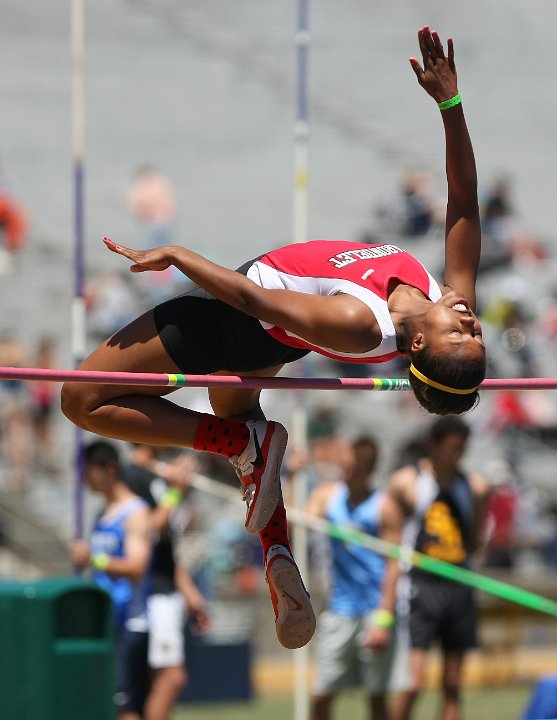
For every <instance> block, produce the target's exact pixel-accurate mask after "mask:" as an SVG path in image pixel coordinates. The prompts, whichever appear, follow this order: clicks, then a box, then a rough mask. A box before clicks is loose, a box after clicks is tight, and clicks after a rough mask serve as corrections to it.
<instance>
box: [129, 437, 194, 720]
mask: <svg viewBox="0 0 557 720" xmlns="http://www.w3.org/2000/svg"><path fill="white" fill-rule="evenodd" d="M162 452H163V448H161V447H156V446H154V445H140V444H138V445H134V446H133V450H132V454H131V458H130V462H129V463H128V465H127V467H126V468H125V469H124V472H123V479H124V482H125V483H126V485H127V486H128V487H129V488H130V490H132V492H134V493H135V494H136V495H138V496H139V497H141V498H143V499H144V500H145V501H146V502H147V503H148V505H149V507H150V508H151V523H152V526H153V529H154V531H155V534H156V542H155V545H154V547H153V562H152V565H151V572H152V588H151V593H150V595H149V598H148V600H147V618H148V623H149V653H148V660H149V667H150V668H151V669H152V670H153V671H154V674H153V678H152V685H151V690H150V692H149V695H148V697H147V700H146V702H145V715H144V718H145V720H168V718H169V717H170V712H171V711H172V708H173V706H174V705H175V703H176V700H177V699H178V697H179V695H180V693H181V691H182V690H183V688H184V687H185V685H186V681H187V676H186V669H185V665H184V661H185V657H184V642H185V640H184V622H185V617H186V613H187V614H188V616H189V617H190V619H191V621H192V623H193V625H194V627H195V628H196V629H197V630H198V631H204V630H205V629H207V627H208V615H207V611H206V608H205V601H204V599H203V597H202V595H201V594H200V593H199V591H198V589H197V587H196V585H195V584H194V583H193V581H192V579H191V577H190V576H189V573H187V572H186V570H185V569H184V568H183V567H182V566H181V565H179V564H177V563H176V562H175V558H174V532H173V525H172V517H173V514H174V512H175V510H176V509H177V508H178V506H179V505H180V504H181V503H182V501H183V498H184V492H185V491H186V490H187V488H188V480H189V477H190V475H191V473H192V472H193V470H194V467H195V460H194V457H193V455H192V454H189V453H181V454H180V455H178V456H177V457H176V458H174V459H173V460H172V461H169V462H164V461H163V460H162V459H161V456H162Z"/></svg>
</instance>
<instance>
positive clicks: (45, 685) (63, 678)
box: [0, 577, 116, 720]
mask: <svg viewBox="0 0 557 720" xmlns="http://www.w3.org/2000/svg"><path fill="white" fill-rule="evenodd" d="M113 625H114V623H113V616H112V603H111V600H110V597H109V596H108V595H107V594H106V593H105V592H104V591H103V590H101V589H100V588H98V587H97V586H96V585H95V584H94V583H92V582H89V581H85V580H81V579H79V578H75V577H63V578H48V579H45V580H39V581H36V582H3V583H1V582H0V707H1V708H2V709H1V712H0V715H1V717H2V720H114V718H115V717H116V712H115V708H114V704H113V699H112V696H113V693H114V629H113Z"/></svg>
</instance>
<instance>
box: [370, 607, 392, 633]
mask: <svg viewBox="0 0 557 720" xmlns="http://www.w3.org/2000/svg"><path fill="white" fill-rule="evenodd" d="M371 624H372V626H373V627H376V628H381V629H382V630H390V628H392V626H393V625H394V624H395V616H394V615H393V613H392V612H391V611H390V610H385V609H384V608H379V609H378V610H375V612H374V613H373V615H372V616H371Z"/></svg>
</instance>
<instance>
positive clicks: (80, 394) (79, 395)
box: [60, 382, 92, 430]
mask: <svg viewBox="0 0 557 720" xmlns="http://www.w3.org/2000/svg"><path fill="white" fill-rule="evenodd" d="M88 398H89V393H88V392H87V391H86V389H85V388H84V387H83V386H82V385H80V384H79V383H75V382H67V383H64V384H63V385H62V390H61V392H60V406H61V408H62V412H63V413H64V415H65V416H66V417H67V418H68V420H71V421H72V422H73V423H74V424H75V425H78V426H79V427H81V428H83V429H84V430H87V429H88V418H89V415H90V412H91V410H92V407H91V403H90V401H89V399H88Z"/></svg>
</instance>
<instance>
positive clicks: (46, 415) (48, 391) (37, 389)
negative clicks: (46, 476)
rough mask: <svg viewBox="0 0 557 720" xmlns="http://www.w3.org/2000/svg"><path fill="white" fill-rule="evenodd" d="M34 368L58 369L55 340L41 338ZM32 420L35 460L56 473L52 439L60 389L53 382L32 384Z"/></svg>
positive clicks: (30, 387)
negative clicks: (55, 406)
mask: <svg viewBox="0 0 557 720" xmlns="http://www.w3.org/2000/svg"><path fill="white" fill-rule="evenodd" d="M33 366H34V367H38V368H42V369H50V368H55V367H56V361H55V357H54V340H53V339H52V338H51V337H49V336H46V335H45V336H43V337H42V338H40V340H39V343H38V347H37V351H36V356H35V360H34V363H33ZM29 390H30V394H31V419H32V423H33V430H34V433H35V442H34V446H35V458H36V460H37V462H38V463H39V464H40V465H41V466H42V467H44V468H46V469H47V470H50V471H52V472H56V471H57V470H58V465H57V463H56V459H55V448H54V443H53V437H52V413H53V410H54V403H55V402H57V400H58V392H59V391H58V389H57V387H56V385H55V384H54V383H52V382H48V381H46V380H37V381H36V382H33V383H30V385H29Z"/></svg>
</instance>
